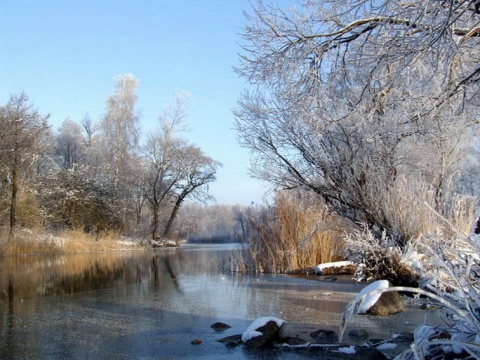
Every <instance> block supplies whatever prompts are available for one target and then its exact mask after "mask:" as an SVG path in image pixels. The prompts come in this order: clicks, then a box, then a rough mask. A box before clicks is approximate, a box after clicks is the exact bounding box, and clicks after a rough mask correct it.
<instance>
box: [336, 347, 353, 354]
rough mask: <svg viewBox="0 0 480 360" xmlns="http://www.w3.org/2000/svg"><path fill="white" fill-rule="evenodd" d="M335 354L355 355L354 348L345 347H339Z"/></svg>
mask: <svg viewBox="0 0 480 360" xmlns="http://www.w3.org/2000/svg"><path fill="white" fill-rule="evenodd" d="M336 352H339V353H343V354H355V353H356V350H355V346H345V347H340V348H338V349H337V351H336Z"/></svg>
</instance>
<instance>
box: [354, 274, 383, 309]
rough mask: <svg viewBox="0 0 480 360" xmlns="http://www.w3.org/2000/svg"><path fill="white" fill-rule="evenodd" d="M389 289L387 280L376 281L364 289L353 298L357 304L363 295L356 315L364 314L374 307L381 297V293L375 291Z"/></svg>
mask: <svg viewBox="0 0 480 360" xmlns="http://www.w3.org/2000/svg"><path fill="white" fill-rule="evenodd" d="M389 287H390V283H389V282H388V280H378V281H375V282H373V283H371V284H370V285H367V286H366V287H364V288H363V289H362V290H361V291H360V292H359V293H358V294H357V296H356V297H355V302H357V301H360V299H361V298H362V297H363V296H364V295H365V297H364V298H363V300H362V301H361V302H360V305H359V306H358V310H357V314H365V313H366V312H367V311H368V309H370V308H371V307H372V306H373V305H375V303H376V302H377V301H378V299H379V298H380V295H381V293H380V292H378V291H376V290H381V289H387V288H389ZM371 292H373V293H371ZM369 293H371V294H369Z"/></svg>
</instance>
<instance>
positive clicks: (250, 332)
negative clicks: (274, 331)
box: [242, 316, 285, 343]
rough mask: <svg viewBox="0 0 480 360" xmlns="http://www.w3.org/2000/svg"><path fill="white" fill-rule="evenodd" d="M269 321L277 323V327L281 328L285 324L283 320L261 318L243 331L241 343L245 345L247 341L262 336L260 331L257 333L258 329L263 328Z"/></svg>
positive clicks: (267, 317)
mask: <svg viewBox="0 0 480 360" xmlns="http://www.w3.org/2000/svg"><path fill="white" fill-rule="evenodd" d="M269 321H274V322H276V323H277V325H278V327H280V326H282V325H283V323H285V321H284V320H282V319H279V318H276V317H269V316H265V317H261V318H258V319H256V320H255V321H253V322H252V323H251V324H250V326H249V327H248V328H247V330H245V332H244V333H243V334H242V341H243V342H244V343H245V342H247V341H248V340H250V339H252V338H254V337H257V336H260V335H262V333H261V332H260V331H257V329H258V328H261V327H262V326H265V325H266V324H267V323H268V322H269Z"/></svg>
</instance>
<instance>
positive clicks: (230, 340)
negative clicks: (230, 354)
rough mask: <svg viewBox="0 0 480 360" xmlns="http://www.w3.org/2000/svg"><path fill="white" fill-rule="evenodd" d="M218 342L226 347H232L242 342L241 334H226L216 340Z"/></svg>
mask: <svg viewBox="0 0 480 360" xmlns="http://www.w3.org/2000/svg"><path fill="white" fill-rule="evenodd" d="M217 341H218V342H219V343H222V344H224V345H225V346H226V347H229V348H234V347H237V346H238V345H240V344H241V343H242V334H237V335H231V336H226V337H224V338H221V339H218V340H217Z"/></svg>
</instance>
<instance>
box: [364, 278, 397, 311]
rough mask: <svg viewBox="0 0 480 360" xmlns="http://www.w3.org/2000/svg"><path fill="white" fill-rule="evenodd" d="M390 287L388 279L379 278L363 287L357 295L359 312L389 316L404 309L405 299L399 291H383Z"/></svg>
mask: <svg viewBox="0 0 480 360" xmlns="http://www.w3.org/2000/svg"><path fill="white" fill-rule="evenodd" d="M389 287H390V283H389V282H388V281H387V280H378V281H375V282H373V283H371V284H370V285H367V286H366V287H365V288H363V289H362V291H360V292H359V293H358V294H357V296H356V297H355V301H356V302H358V303H359V305H358V309H357V313H358V314H369V315H380V316H387V315H391V314H396V313H399V312H402V311H404V310H405V308H404V306H403V299H402V297H401V296H400V294H399V293H398V292H396V291H389V292H381V290H383V289H387V288H389Z"/></svg>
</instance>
